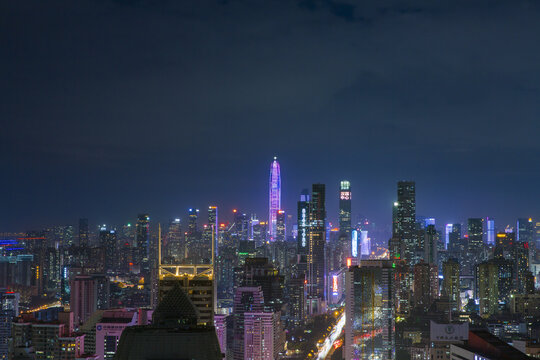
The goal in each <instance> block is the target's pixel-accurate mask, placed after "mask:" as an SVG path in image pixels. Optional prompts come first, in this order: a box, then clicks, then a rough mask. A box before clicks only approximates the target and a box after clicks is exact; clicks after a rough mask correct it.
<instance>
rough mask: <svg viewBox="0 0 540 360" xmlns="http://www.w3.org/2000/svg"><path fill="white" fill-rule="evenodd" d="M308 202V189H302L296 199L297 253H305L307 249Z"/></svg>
mask: <svg viewBox="0 0 540 360" xmlns="http://www.w3.org/2000/svg"><path fill="white" fill-rule="evenodd" d="M309 202H310V197H309V193H308V191H307V190H304V191H302V193H301V194H300V201H298V237H297V243H298V245H297V252H298V254H307V253H308V249H309V246H308V242H309Z"/></svg>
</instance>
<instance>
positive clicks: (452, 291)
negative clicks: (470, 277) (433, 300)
mask: <svg viewBox="0 0 540 360" xmlns="http://www.w3.org/2000/svg"><path fill="white" fill-rule="evenodd" d="M442 268H443V285H442V294H443V295H445V296H448V300H449V301H450V302H451V303H452V310H453V311H459V310H460V309H461V298H460V292H461V285H460V279H459V263H458V261H457V260H456V259H454V258H451V259H448V260H447V261H445V262H444V263H443V266H442Z"/></svg>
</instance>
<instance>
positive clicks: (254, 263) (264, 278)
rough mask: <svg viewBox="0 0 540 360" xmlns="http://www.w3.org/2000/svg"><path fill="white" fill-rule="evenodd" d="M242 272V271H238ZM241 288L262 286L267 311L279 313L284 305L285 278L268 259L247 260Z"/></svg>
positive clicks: (243, 270) (253, 258)
mask: <svg viewBox="0 0 540 360" xmlns="http://www.w3.org/2000/svg"><path fill="white" fill-rule="evenodd" d="M238 270H240V269H238ZM238 273H239V274H241V276H242V278H241V279H239V280H240V286H248V287H253V286H260V287H261V289H262V291H263V296H264V306H265V310H268V311H274V312H278V311H280V310H281V307H282V305H283V303H284V299H283V283H284V277H283V275H280V274H279V269H277V268H275V267H274V266H273V265H272V264H271V263H269V262H268V259H267V258H256V257H252V258H247V259H246V261H245V264H244V266H243V268H242V269H241V271H238Z"/></svg>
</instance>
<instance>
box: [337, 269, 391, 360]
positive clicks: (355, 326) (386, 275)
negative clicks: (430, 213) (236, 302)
mask: <svg viewBox="0 0 540 360" xmlns="http://www.w3.org/2000/svg"><path fill="white" fill-rule="evenodd" d="M393 277H394V270H393V263H392V261H389V260H363V261H361V262H360V266H351V267H349V269H348V271H347V272H346V274H345V279H346V280H345V283H346V287H347V290H346V301H345V304H346V305H345V306H346V309H345V311H346V314H347V317H346V321H345V344H347V345H346V346H345V347H344V349H343V352H344V359H346V360H352V359H393V358H394V355H395V351H394V348H395V336H394V317H395V313H394V289H393Z"/></svg>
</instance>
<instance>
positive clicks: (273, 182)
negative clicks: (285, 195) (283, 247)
mask: <svg viewBox="0 0 540 360" xmlns="http://www.w3.org/2000/svg"><path fill="white" fill-rule="evenodd" d="M269 183H270V186H269V187H270V189H269V198H268V214H269V215H268V224H269V226H268V228H269V230H270V240H272V241H274V240H275V239H276V233H277V229H276V226H277V212H278V210H280V209H281V174H280V168H279V163H278V161H277V157H275V156H274V161H273V162H272V165H271V166H270V181H269Z"/></svg>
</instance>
